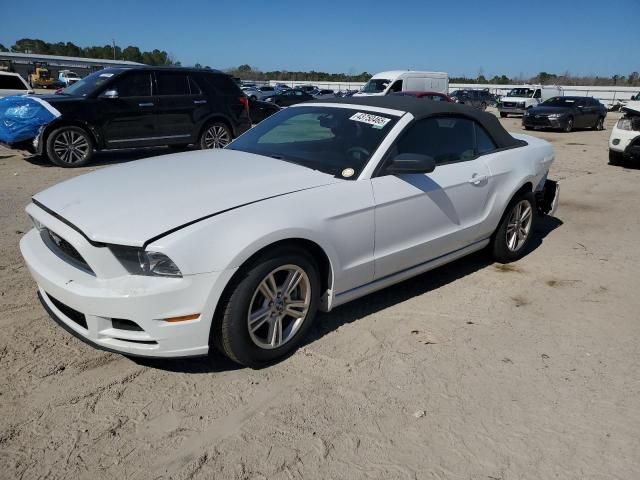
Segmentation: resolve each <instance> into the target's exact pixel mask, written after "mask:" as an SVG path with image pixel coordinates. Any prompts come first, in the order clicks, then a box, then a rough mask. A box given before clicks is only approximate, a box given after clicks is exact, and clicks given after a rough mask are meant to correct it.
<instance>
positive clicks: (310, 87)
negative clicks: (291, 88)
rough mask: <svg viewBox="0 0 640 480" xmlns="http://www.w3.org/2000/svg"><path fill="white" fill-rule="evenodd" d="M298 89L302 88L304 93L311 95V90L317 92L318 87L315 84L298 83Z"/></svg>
mask: <svg viewBox="0 0 640 480" xmlns="http://www.w3.org/2000/svg"><path fill="white" fill-rule="evenodd" d="M296 88H298V90H302V91H303V92H304V93H308V94H309V95H313V92H317V91H318V90H319V89H318V87H316V86H315V85H300V86H299V87H296Z"/></svg>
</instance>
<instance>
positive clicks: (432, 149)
mask: <svg viewBox="0 0 640 480" xmlns="http://www.w3.org/2000/svg"><path fill="white" fill-rule="evenodd" d="M396 149H397V153H398V154H400V153H419V154H422V155H429V156H430V157H432V158H433V159H434V160H435V162H436V165H441V164H443V163H451V162H460V161H465V160H469V159H471V158H474V157H475V156H476V153H475V150H476V145H475V132H474V122H473V121H471V120H468V119H466V118H460V117H435V118H427V119H424V120H419V121H418V122H417V123H415V124H414V125H413V126H412V127H410V128H409V130H408V131H407V132H406V133H405V134H404V135H403V136H402V137H401V138H400V140H399V141H398V143H397V144H396Z"/></svg>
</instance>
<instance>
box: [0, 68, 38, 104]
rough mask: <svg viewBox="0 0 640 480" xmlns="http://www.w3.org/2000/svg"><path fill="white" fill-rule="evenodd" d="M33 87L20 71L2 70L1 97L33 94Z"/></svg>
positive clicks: (0, 80)
mask: <svg viewBox="0 0 640 480" xmlns="http://www.w3.org/2000/svg"><path fill="white" fill-rule="evenodd" d="M33 93H34V91H33V89H32V88H31V87H30V86H29V84H28V83H27V82H26V81H25V80H24V78H22V77H21V76H20V74H18V73H13V72H2V71H0V98H2V97H9V96H11V95H31V94H33Z"/></svg>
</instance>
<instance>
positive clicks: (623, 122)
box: [617, 118, 631, 130]
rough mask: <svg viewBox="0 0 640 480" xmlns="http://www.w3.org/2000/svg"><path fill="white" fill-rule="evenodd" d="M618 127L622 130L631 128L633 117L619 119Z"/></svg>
mask: <svg viewBox="0 0 640 480" xmlns="http://www.w3.org/2000/svg"><path fill="white" fill-rule="evenodd" d="M617 127H618V128H619V129H620V130H631V119H630V118H621V119H620V120H618V125H617Z"/></svg>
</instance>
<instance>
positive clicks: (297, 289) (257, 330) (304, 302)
mask: <svg viewBox="0 0 640 480" xmlns="http://www.w3.org/2000/svg"><path fill="white" fill-rule="evenodd" d="M310 305H311V282H310V281H309V277H308V276H307V273H306V272H305V271H304V270H303V269H302V268H300V267H299V266H297V265H283V266H281V267H278V268H276V269H275V270H273V271H271V273H269V274H268V275H267V276H266V277H264V278H263V279H262V281H261V282H260V283H259V284H258V287H257V288H256V290H255V292H254V294H253V297H252V298H251V303H250V304H249V312H248V314H247V327H248V329H249V336H250V337H251V340H252V341H253V343H254V344H255V345H257V346H258V347H260V348H263V349H267V350H270V349H274V348H278V347H281V346H283V345H284V344H286V343H287V342H289V341H290V340H291V339H292V338H293V337H294V336H295V334H296V333H297V332H298V331H299V330H300V327H302V324H303V323H304V321H305V319H306V317H307V314H308V312H309V306H310Z"/></svg>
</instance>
